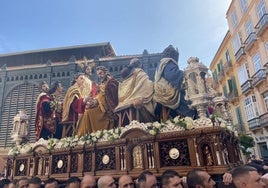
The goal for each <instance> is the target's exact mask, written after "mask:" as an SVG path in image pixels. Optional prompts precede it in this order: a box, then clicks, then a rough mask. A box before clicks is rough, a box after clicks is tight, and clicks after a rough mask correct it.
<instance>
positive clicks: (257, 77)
mask: <svg viewBox="0 0 268 188" xmlns="http://www.w3.org/2000/svg"><path fill="white" fill-rule="evenodd" d="M251 78H252V85H253V86H256V85H258V84H259V83H261V82H262V81H263V80H266V74H265V69H260V70H258V71H257V72H256V73H255V74H254V75H253V76H252V77H251Z"/></svg>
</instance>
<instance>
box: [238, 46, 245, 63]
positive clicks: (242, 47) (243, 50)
mask: <svg viewBox="0 0 268 188" xmlns="http://www.w3.org/2000/svg"><path fill="white" fill-rule="evenodd" d="M244 48H245V47H244V46H241V47H240V48H239V50H238V51H237V52H236V53H235V59H236V61H238V60H239V59H240V58H241V57H242V56H243V55H245V54H246V53H245V49H244Z"/></svg>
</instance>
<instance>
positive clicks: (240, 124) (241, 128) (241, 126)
mask: <svg viewBox="0 0 268 188" xmlns="http://www.w3.org/2000/svg"><path fill="white" fill-rule="evenodd" d="M235 113H236V119H237V123H238V127H237V128H238V130H239V131H245V127H244V123H243V118H242V113H241V109H240V107H237V108H235Z"/></svg>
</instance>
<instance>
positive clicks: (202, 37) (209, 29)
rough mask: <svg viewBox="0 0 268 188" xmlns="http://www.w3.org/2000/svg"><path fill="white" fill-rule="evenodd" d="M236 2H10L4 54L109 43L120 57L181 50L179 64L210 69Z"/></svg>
mask: <svg viewBox="0 0 268 188" xmlns="http://www.w3.org/2000/svg"><path fill="white" fill-rule="evenodd" d="M230 3H231V0H186V1H183V0H7V1H1V2H0V55H2V54H7V53H14V52H25V51H30V50H41V49H49V48H58V47H67V46H75V45H86V44H95V43H102V42H110V43H111V45H112V46H113V48H114V49H115V51H116V54H117V55H134V54H142V52H143V51H144V49H146V50H147V51H148V52H149V53H160V52H162V51H163V50H164V49H165V48H166V47H167V46H168V45H169V44H172V45H173V46H174V47H176V48H178V50H179V53H180V57H179V66H180V68H182V69H184V68H185V67H186V66H187V60H188V58H189V57H198V58H199V60H200V61H201V62H203V63H204V64H205V65H207V66H209V64H210V63H211V61H212V59H213V57H214V55H215V53H216V51H217V49H218V48H219V46H220V44H221V42H222V40H223V38H224V36H225V34H226V33H227V30H228V24H227V20H226V12H227V10H228V7H229V5H230Z"/></svg>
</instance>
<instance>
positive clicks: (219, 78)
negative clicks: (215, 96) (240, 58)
mask: <svg viewBox="0 0 268 188" xmlns="http://www.w3.org/2000/svg"><path fill="white" fill-rule="evenodd" d="M223 77H224V71H223V70H221V71H220V72H219V73H218V81H219V82H220V81H221V80H222V79H223Z"/></svg>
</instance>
